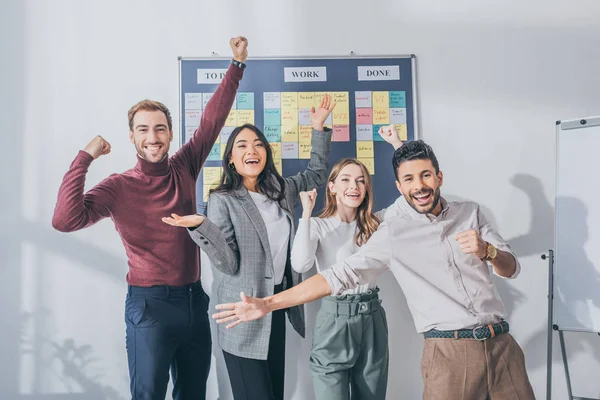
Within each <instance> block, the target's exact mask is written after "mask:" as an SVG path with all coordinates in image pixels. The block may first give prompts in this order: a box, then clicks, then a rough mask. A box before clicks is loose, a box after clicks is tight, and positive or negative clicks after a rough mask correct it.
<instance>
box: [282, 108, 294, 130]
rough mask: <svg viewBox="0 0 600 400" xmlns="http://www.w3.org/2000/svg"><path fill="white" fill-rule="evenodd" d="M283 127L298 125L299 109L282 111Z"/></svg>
mask: <svg viewBox="0 0 600 400" xmlns="http://www.w3.org/2000/svg"><path fill="white" fill-rule="evenodd" d="M281 125H284V126H290V125H298V109H296V108H282V109H281Z"/></svg>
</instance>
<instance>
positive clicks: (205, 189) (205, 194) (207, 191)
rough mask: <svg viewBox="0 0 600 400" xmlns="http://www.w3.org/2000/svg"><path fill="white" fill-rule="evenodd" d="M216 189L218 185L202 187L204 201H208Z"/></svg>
mask: <svg viewBox="0 0 600 400" xmlns="http://www.w3.org/2000/svg"><path fill="white" fill-rule="evenodd" d="M216 187H217V185H202V192H203V196H202V198H203V200H204V201H208V196H209V195H210V191H211V190H212V189H214V188H216Z"/></svg>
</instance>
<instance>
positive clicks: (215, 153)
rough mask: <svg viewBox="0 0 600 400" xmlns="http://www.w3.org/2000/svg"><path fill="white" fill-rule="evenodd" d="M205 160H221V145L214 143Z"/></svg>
mask: <svg viewBox="0 0 600 400" xmlns="http://www.w3.org/2000/svg"><path fill="white" fill-rule="evenodd" d="M206 159H207V160H212V161H219V160H220V159H221V144H220V143H216V144H215V145H214V146H213V147H212V149H210V153H208V157H207V158H206Z"/></svg>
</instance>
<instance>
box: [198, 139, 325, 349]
mask: <svg viewBox="0 0 600 400" xmlns="http://www.w3.org/2000/svg"><path fill="white" fill-rule="evenodd" d="M311 146H312V149H311V152H310V162H309V163H308V168H307V169H306V170H305V171H303V172H300V173H298V174H297V175H295V176H292V177H288V178H284V179H285V198H284V199H283V200H281V201H280V202H279V206H280V207H281V209H282V210H283V211H284V213H285V215H287V218H288V220H289V222H290V227H291V229H290V239H289V246H288V256H287V262H286V266H285V269H286V271H285V277H284V280H283V284H284V289H289V288H290V287H292V286H294V285H297V284H298V283H300V282H301V281H302V275H301V274H298V273H296V272H295V271H294V270H293V269H292V268H291V262H290V249H291V248H292V244H293V240H294V233H295V231H296V230H295V221H294V215H293V213H294V206H295V205H296V203H297V202H298V201H299V200H300V196H299V193H300V192H301V191H307V190H312V189H313V188H317V187H321V186H323V185H325V183H327V177H328V169H329V164H328V158H329V151H330V148H331V130H329V129H326V131H325V132H319V131H315V130H313V133H312V139H311ZM189 232H190V236H191V237H192V239H193V240H194V241H195V242H196V243H197V244H198V246H200V248H201V249H202V250H203V251H204V252H205V253H206V255H208V257H209V258H210V261H211V263H212V265H213V266H214V267H215V268H217V269H218V270H219V271H221V272H222V273H223V274H225V275H224V278H223V280H222V282H221V284H220V286H219V288H218V289H217V297H218V300H219V303H232V302H237V301H240V292H241V291H243V292H244V293H246V294H247V295H250V296H254V297H260V298H262V297H267V296H272V295H273V289H274V286H275V284H274V282H273V260H272V256H271V248H270V246H269V238H268V236H267V228H266V226H265V223H264V221H263V219H262V217H261V215H260V212H259V211H258V208H257V207H256V205H255V203H254V201H253V200H252V198H251V197H250V195H249V194H248V190H247V189H246V188H245V187H243V186H242V187H241V188H240V189H237V190H235V191H233V192H231V193H228V194H224V193H213V194H211V195H210V197H209V199H208V211H207V218H205V219H204V222H203V223H202V224H201V225H200V226H199V227H198V228H196V229H195V230H193V231H189ZM290 280H291V282H290ZM287 314H288V318H289V320H290V322H291V324H292V326H293V327H294V329H295V330H296V332H298V333H299V334H300V335H301V336H302V337H304V330H305V327H304V307H303V306H298V307H292V308H290V309H288V310H287ZM270 334H271V314H268V315H266V316H265V317H263V318H261V319H259V320H256V321H251V322H245V323H242V324H239V325H237V326H236V327H234V328H232V329H226V328H225V324H221V325H219V345H220V346H221V348H222V349H223V350H225V351H226V352H228V353H230V354H233V355H236V356H239V357H244V358H252V359H259V360H266V359H267V354H268V352H269V336H270Z"/></svg>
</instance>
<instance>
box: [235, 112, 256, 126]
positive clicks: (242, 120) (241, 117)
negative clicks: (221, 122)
mask: <svg viewBox="0 0 600 400" xmlns="http://www.w3.org/2000/svg"><path fill="white" fill-rule="evenodd" d="M237 124H238V125H244V124H252V125H254V110H237Z"/></svg>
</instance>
